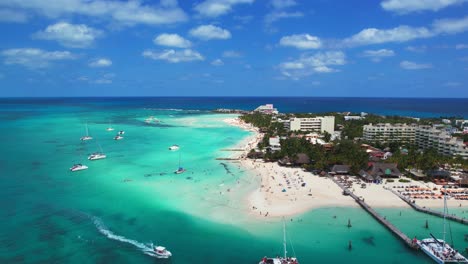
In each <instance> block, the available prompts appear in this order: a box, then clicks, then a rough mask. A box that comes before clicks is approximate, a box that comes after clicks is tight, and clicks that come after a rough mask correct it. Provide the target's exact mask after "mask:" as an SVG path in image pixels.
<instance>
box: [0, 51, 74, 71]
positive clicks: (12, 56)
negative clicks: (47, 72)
mask: <svg viewBox="0 0 468 264" xmlns="http://www.w3.org/2000/svg"><path fill="white" fill-rule="evenodd" d="M1 55H2V56H3V57H5V60H4V63H5V64H18V65H22V66H25V67H28V68H45V67H47V66H49V65H50V63H51V62H52V61H60V60H71V59H74V58H75V56H74V55H73V54H72V53H70V52H69V51H45V50H41V49H34V48H19V49H8V50H3V51H2V52H1Z"/></svg>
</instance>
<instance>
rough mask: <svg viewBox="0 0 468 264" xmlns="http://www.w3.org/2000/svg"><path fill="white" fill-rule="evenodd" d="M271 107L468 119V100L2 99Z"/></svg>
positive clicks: (40, 105)
mask: <svg viewBox="0 0 468 264" xmlns="http://www.w3.org/2000/svg"><path fill="white" fill-rule="evenodd" d="M267 103H271V104H274V106H275V107H276V108H278V110H279V111H280V112H282V113H325V112H345V111H350V112H355V113H360V112H367V113H374V114H380V115H401V116H412V117H441V116H456V117H464V118H468V98H347V97H109V98H105V97H99V98H2V99H0V107H1V109H2V110H11V109H9V108H11V106H12V105H11V104H14V105H15V106H18V105H23V106H27V107H32V108H33V109H31V110H34V111H36V110H38V109H43V110H46V109H44V107H46V105H48V104H50V105H54V106H55V107H57V106H60V105H63V106H64V107H66V108H67V109H68V110H70V107H73V106H77V107H78V106H81V105H83V104H86V105H88V107H94V108H96V109H99V108H104V109H105V108H106V107H113V108H115V107H120V108H134V107H138V108H141V107H146V108H160V109H184V110H191V109H196V110H208V111H209V110H213V109H216V108H234V109H242V110H253V109H255V108H256V107H257V106H259V105H261V104H267Z"/></svg>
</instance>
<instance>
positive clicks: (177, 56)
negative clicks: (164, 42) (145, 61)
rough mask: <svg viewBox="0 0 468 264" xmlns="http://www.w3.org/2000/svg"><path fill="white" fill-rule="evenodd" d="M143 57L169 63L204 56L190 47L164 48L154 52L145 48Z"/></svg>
mask: <svg viewBox="0 0 468 264" xmlns="http://www.w3.org/2000/svg"><path fill="white" fill-rule="evenodd" d="M142 55H143V57H147V58H150V59H153V60H165V61H168V62H171V63H179V62H189V61H202V60H204V59H205V58H204V57H203V56H202V55H201V54H200V53H198V52H197V51H194V50H191V49H184V50H173V49H169V50H164V51H162V52H154V51H150V50H145V51H144V52H143V54H142Z"/></svg>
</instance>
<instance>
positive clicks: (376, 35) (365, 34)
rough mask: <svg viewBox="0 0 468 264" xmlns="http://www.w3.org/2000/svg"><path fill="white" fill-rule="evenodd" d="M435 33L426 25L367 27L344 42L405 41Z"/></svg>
mask: <svg viewBox="0 0 468 264" xmlns="http://www.w3.org/2000/svg"><path fill="white" fill-rule="evenodd" d="M432 36H434V34H433V33H432V32H431V31H430V30H429V29H427V28H425V27H419V28H415V27H409V26H399V27H396V28H392V29H377V28H367V29H364V30H362V31H361V32H359V33H357V34H355V35H353V36H351V37H350V38H346V39H344V40H343V43H344V44H345V45H347V46H359V45H369V44H380V43H386V42H405V41H409V40H413V39H418V38H429V37H432Z"/></svg>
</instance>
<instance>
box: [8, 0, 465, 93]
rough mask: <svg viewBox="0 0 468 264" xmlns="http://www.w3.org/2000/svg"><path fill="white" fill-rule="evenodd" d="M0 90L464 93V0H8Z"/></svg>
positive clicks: (67, 91) (23, 91)
mask: <svg viewBox="0 0 468 264" xmlns="http://www.w3.org/2000/svg"><path fill="white" fill-rule="evenodd" d="M0 30H1V32H2V34H1V37H0V38H1V41H0V63H1V64H0V87H1V88H0V96H2V97H10V96H338V97H339V96H359V97H455V98H461V97H463V98H466V97H468V78H467V76H468V1H467V0H360V1H358V0H356V1H345V0H341V1H332V0H314V1H305V0H304V1H299V0H263V1H260V0H200V1H179V2H178V1H175V0H162V1H118V0H56V1H41V0H2V1H0Z"/></svg>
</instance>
